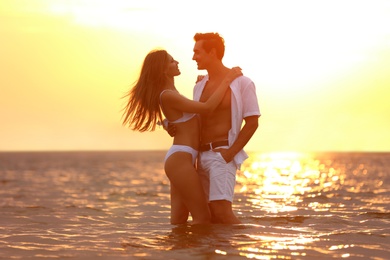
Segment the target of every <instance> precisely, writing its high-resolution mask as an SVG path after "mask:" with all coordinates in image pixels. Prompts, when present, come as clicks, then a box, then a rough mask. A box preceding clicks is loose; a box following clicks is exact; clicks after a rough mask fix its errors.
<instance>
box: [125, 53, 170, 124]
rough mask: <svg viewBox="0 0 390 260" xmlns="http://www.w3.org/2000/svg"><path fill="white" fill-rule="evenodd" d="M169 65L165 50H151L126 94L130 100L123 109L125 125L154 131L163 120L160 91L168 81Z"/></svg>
mask: <svg viewBox="0 0 390 260" xmlns="http://www.w3.org/2000/svg"><path fill="white" fill-rule="evenodd" d="M167 65H168V53H167V51H165V50H155V51H151V52H149V54H148V55H147V56H146V57H145V60H144V63H143V65H142V68H141V73H140V76H139V78H138V80H137V81H136V82H135V85H134V87H133V88H132V89H130V91H129V92H128V93H127V94H126V95H125V96H124V97H125V98H126V97H128V102H127V104H126V106H125V107H124V109H123V110H124V113H123V117H124V119H123V125H126V126H128V127H129V128H130V129H132V130H137V131H140V132H145V131H154V130H155V129H156V124H157V122H158V121H162V114H161V110H160V93H161V91H162V89H163V88H164V86H165V84H166V82H167V76H166V74H165V71H166V68H167Z"/></svg>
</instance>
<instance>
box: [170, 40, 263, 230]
mask: <svg viewBox="0 0 390 260" xmlns="http://www.w3.org/2000/svg"><path fill="white" fill-rule="evenodd" d="M194 40H195V45H194V49H193V51H194V55H193V57H192V59H193V60H195V61H196V63H197V65H198V69H199V70H207V72H208V75H206V76H204V77H203V78H201V79H199V81H198V82H197V84H196V85H195V87H194V100H195V101H202V102H205V101H206V100H207V99H208V98H209V97H210V96H211V95H212V94H213V93H214V91H215V90H216V88H217V87H218V86H219V84H220V82H221V81H222V79H223V78H224V77H225V75H226V74H227V73H228V72H229V70H230V68H227V67H226V66H225V65H224V64H223V63H222V58H223V56H224V53H225V44H224V39H223V38H222V37H221V36H220V35H219V34H218V33H204V34H203V33H197V34H195V36H194ZM260 115H261V114H260V110H259V105H258V101H257V97H256V89H255V85H254V83H253V82H252V81H251V80H250V79H249V78H248V77H246V76H241V77H239V78H237V79H235V80H234V81H233V82H232V83H231V84H230V89H228V90H227V92H226V94H225V96H224V98H223V100H222V101H221V103H220V104H219V105H218V107H217V108H216V109H215V110H214V111H213V112H212V113H208V114H206V115H200V121H201V131H200V132H201V134H200V144H201V145H200V148H199V152H200V153H199V157H198V164H197V171H198V173H199V177H200V179H201V181H202V185H203V188H204V190H205V193H206V197H207V198H208V199H209V207H210V211H211V217H212V222H213V223H222V224H240V223H241V221H240V220H239V219H238V218H237V217H236V216H235V215H234V213H233V209H232V202H233V195H234V186H235V182H236V171H237V169H239V168H240V166H241V164H242V162H243V161H244V160H245V159H246V158H248V155H247V154H246V153H245V152H244V150H243V148H244V146H245V145H246V144H247V143H248V141H249V140H250V139H251V137H252V136H253V134H254V133H255V131H256V129H257V127H258V119H259V117H260ZM243 122H244V126H243V127H242V128H241V126H242V124H243ZM167 130H168V133H169V134H170V135H171V136H173V135H175V128H174V127H172V126H169V127H168V129H167Z"/></svg>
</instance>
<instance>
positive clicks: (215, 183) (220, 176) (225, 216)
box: [198, 151, 241, 224]
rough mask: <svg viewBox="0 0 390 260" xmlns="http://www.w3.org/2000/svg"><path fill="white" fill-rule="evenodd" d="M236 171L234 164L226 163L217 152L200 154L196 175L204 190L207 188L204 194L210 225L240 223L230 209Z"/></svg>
mask: <svg viewBox="0 0 390 260" xmlns="http://www.w3.org/2000/svg"><path fill="white" fill-rule="evenodd" d="M236 171H237V167H236V166H235V164H234V162H230V163H226V162H225V160H224V159H223V157H222V156H221V155H220V153H218V152H213V151H207V152H202V153H201V154H200V161H199V164H198V173H199V174H200V176H201V179H202V180H203V186H204V188H208V192H206V193H208V198H209V207H210V211H211V217H212V223H221V224H240V223H241V221H240V220H239V219H238V218H237V217H236V216H235V215H234V213H233V209H232V201H233V196H234V186H235V182H236Z"/></svg>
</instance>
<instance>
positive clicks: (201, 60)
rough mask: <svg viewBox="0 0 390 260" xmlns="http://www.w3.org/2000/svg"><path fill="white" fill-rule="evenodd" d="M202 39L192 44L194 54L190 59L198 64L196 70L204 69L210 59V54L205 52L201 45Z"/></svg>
mask: <svg viewBox="0 0 390 260" xmlns="http://www.w3.org/2000/svg"><path fill="white" fill-rule="evenodd" d="M202 44H203V40H200V41H197V42H195V45H194V50H193V51H194V55H193V56H192V59H193V60H194V61H196V64H197V65H198V70H205V69H207V67H208V64H209V61H210V58H211V57H210V54H209V53H207V52H206V51H205V50H204V49H203V47H202Z"/></svg>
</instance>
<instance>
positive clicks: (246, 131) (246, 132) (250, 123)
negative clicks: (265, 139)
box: [214, 116, 259, 162]
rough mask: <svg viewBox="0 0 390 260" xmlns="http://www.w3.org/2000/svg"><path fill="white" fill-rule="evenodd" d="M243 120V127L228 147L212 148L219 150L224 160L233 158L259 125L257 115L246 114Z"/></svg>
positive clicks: (228, 160)
mask: <svg viewBox="0 0 390 260" xmlns="http://www.w3.org/2000/svg"><path fill="white" fill-rule="evenodd" d="M244 120H245V124H244V127H243V128H241V131H240V133H239V134H238V137H237V139H236V141H235V142H234V143H233V144H232V146H230V147H229V149H215V150H214V151H216V152H220V153H221V155H222V157H223V158H224V159H225V161H226V162H230V161H232V160H233V159H234V156H235V155H236V154H237V153H238V152H239V151H241V150H242V149H243V148H244V146H245V145H246V144H247V143H248V142H249V140H250V139H251V138H252V136H253V134H254V133H255V132H256V130H257V128H258V126H259V116H248V117H245V118H244Z"/></svg>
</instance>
